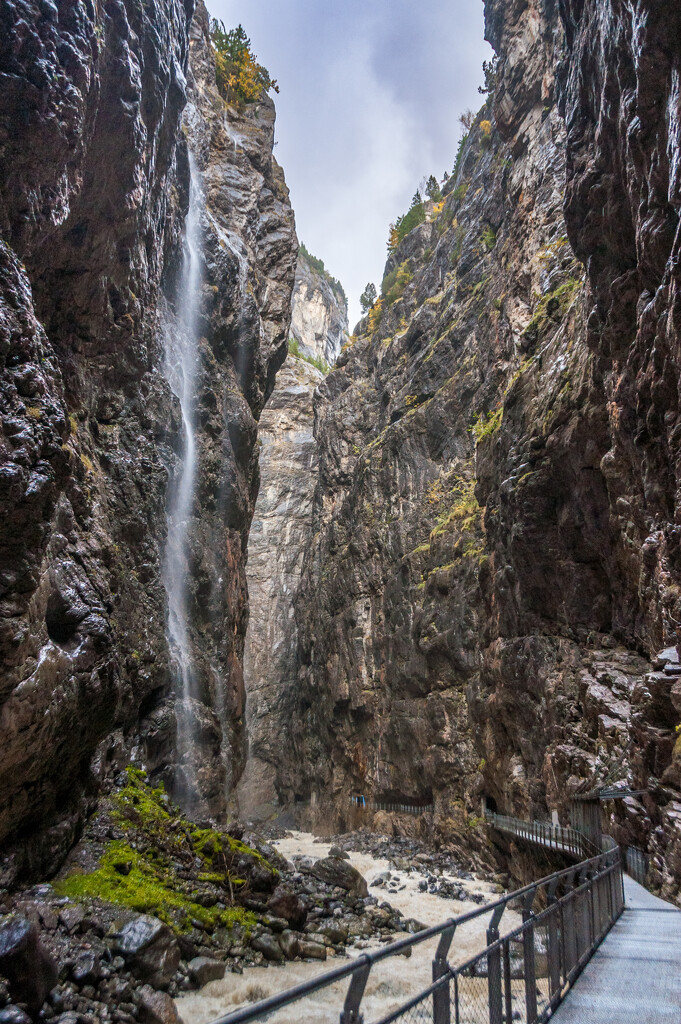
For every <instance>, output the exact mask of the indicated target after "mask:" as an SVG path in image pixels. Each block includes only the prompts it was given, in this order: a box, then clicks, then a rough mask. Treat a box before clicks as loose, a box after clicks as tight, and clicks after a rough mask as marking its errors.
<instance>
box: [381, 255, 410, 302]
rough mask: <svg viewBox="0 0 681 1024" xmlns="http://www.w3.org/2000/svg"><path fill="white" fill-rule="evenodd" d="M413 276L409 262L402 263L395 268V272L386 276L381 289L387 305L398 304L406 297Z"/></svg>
mask: <svg viewBox="0 0 681 1024" xmlns="http://www.w3.org/2000/svg"><path fill="white" fill-rule="evenodd" d="M413 276H414V275H413V274H412V272H411V271H410V269H409V260H405V261H404V263H400V265H399V267H395V269H394V270H393V271H391V272H390V273H389V274H386V276H385V277H384V278H383V285H382V287H381V291H382V293H383V298H384V299H385V302H386V305H388V306H390V305H392V303H393V302H397V300H398V299H400V298H401V297H402V296H403V295H404V291H405V289H406V287H407V285H408V284H409V283H410V281H411V280H412V278H413Z"/></svg>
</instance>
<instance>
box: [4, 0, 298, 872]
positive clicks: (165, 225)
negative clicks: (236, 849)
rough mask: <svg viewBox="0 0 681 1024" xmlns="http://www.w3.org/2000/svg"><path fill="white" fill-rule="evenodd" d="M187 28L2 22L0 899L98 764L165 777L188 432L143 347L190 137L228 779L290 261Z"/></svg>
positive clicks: (246, 124)
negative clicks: (171, 485) (260, 433)
mask: <svg viewBox="0 0 681 1024" xmlns="http://www.w3.org/2000/svg"><path fill="white" fill-rule="evenodd" d="M192 15H193V3H191V2H190V0H187V2H183V0H164V2H163V3H161V4H156V5H145V6H140V5H139V4H137V3H133V2H132V0H114V2H112V3H109V4H107V5H106V6H105V7H100V6H96V5H94V4H92V3H91V2H90V0H79V2H78V3H73V2H72V0H68V2H67V0H58V2H55V3H49V2H48V3H44V2H41V3H38V2H37V0H35V2H34V0H16V2H8V3H5V4H4V5H3V6H2V10H1V11H0V81H1V84H2V94H3V104H2V108H3V109H2V121H1V122H0V231H1V233H2V242H1V243H0V260H1V264H2V267H1V270H0V358H1V363H2V365H1V371H0V372H1V377H0V393H1V396H2V406H1V409H0V414H1V420H2V424H1V426H2V469H1V473H0V495H1V497H0V501H1V503H2V504H1V508H2V521H1V523H0V557H1V559H2V567H3V571H2V578H1V597H0V602H1V603H0V645H1V646H0V656H1V658H2V662H3V665H4V668H5V671H4V673H3V680H2V684H0V731H1V738H2V742H1V743H0V777H2V779H3V786H2V790H1V792H0V843H2V847H3V858H2V860H1V861H0V885H6V884H9V883H11V882H12V881H13V880H14V879H16V878H17V877H19V876H21V875H22V874H35V873H38V872H45V871H49V870H52V869H53V868H54V866H55V865H56V863H57V862H58V860H59V858H60V857H61V856H62V854H63V852H64V851H65V849H66V848H67V847H68V846H69V845H70V844H71V843H72V842H73V840H74V837H75V836H76V834H77V832H78V830H79V828H80V824H81V822H82V819H83V815H84V813H85V812H86V811H87V809H88V807H89V806H92V801H93V800H94V799H95V797H96V792H97V789H98V787H99V785H100V784H101V782H102V780H103V778H104V777H105V775H106V772H107V770H108V768H109V767H110V766H111V765H112V764H115V763H116V762H120V761H123V760H125V759H127V758H129V756H131V754H132V755H133V756H134V755H135V754H136V755H137V756H140V757H144V758H147V759H148V762H149V764H150V766H151V767H152V768H155V769H157V770H158V772H159V774H161V775H162V776H165V777H166V778H168V780H169V781H171V782H172V779H173V769H172V759H173V754H172V751H173V745H174V730H175V723H174V712H173V699H172V693H173V678H172V674H171V664H170V654H169V650H168V645H167V642H166V616H167V600H166V594H165V591H164V588H163V583H162V564H163V556H164V549H165V542H166V500H167V490H168V481H169V478H170V479H172V477H173V474H174V473H175V466H176V462H177V457H178V456H177V453H179V452H180V451H181V449H182V423H181V416H180V413H179V406H178V402H177V399H176V398H175V397H174V396H173V394H172V393H171V391H170V388H169V386H168V383H167V381H166V376H165V373H164V365H163V361H164V353H163V340H162V334H163V331H162V326H163V321H164V320H165V319H166V318H167V316H168V315H172V301H173V295H174V294H175V290H174V282H175V280H176V278H177V274H178V273H179V267H180V265H181V261H182V231H183V224H184V218H185V216H186V211H187V206H188V201H189V161H188V149H187V141H186V137H188V138H189V140H190V144H191V146H192V148H193V149H194V150H195V155H196V162H197V165H198V167H199V170H200V171H201V173H202V177H203V189H204V192H205V196H206V210H205V217H204V221H203V233H204V242H205V277H204V286H203V288H202V296H201V299H202V305H201V318H202V328H203V331H202V342H201V353H200V356H201V363H200V365H201V384H202V387H201V392H200V395H199V401H198V412H199V416H198V423H199V438H200V440H199V448H200V460H201V473H200V481H201V491H200V494H199V503H200V511H198V512H197V514H196V515H195V517H194V522H193V524H192V525H193V532H194V535H195V536H196V538H197V543H196V545H195V548H194V551H195V556H196V557H195V558H194V559H192V564H191V583H192V586H191V592H192V595H194V597H195V600H194V603H193V605H192V609H191V634H192V643H193V645H194V649H195V654H196V662H197V666H198V669H197V673H198V675H199V678H200V681H201V682H200V685H201V689H202V692H205V693H206V694H208V691H212V692H211V700H212V701H213V702H214V697H215V692H216V691H217V690H218V689H221V690H222V695H221V696H222V699H223V703H224V705H225V707H227V708H228V709H229V713H230V715H233V719H232V720H233V722H234V731H233V734H232V735H231V736H230V737H228V739H229V740H230V741H231V746H232V753H231V755H230V757H231V758H233V761H234V768H233V770H234V772H235V773H238V771H239V770H240V767H241V765H242V763H243V739H242V731H241V722H240V721H239V717H238V716H239V712H240V709H241V702H242V680H241V666H240V659H241V653H242V648H243V635H244V631H245V623H246V613H247V610H246V594H245V585H244V574H243V559H244V552H245V543H246V535H247V531H248V524H249V521H250V516H251V514H252V509H253V504H254V501H255V495H256V492H257V454H256V449H255V443H256V419H257V417H258V415H259V413H260V410H261V408H262V406H263V404H264V402H265V400H266V398H267V396H268V394H269V392H270V391H271V389H272V386H273V383H274V374H275V371H276V369H277V368H278V366H279V365H280V364H281V362H282V361H283V359H284V357H285V351H286V341H287V338H288V328H289V316H290V313H289V301H290V292H291V288H292V283H293V272H294V260H295V250H296V243H295V236H294V230H293V218H292V213H291V210H290V206H289V203H288V195H287V191H286V187H285V185H284V181H283V176H282V174H281V171H280V170H279V168H278V167H277V165H276V163H275V162H274V161H273V159H272V136H273V122H274V113H273V107H272V104H271V103H270V101H269V100H263V102H262V103H260V104H258V105H256V106H254V107H251V108H248V109H247V110H246V111H245V112H242V113H239V112H237V111H235V110H233V109H228V108H227V107H226V106H225V105H224V103H223V102H222V100H221V99H220V97H219V96H218V93H217V90H216V88H215V75H214V69H213V67H212V58H211V56H210V52H209V48H208V44H207V38H206V31H207V15H206V12H205V8H203V5H202V4H200V5H199V13H198V20H197V22H196V23H195V24H194V28H193V36H192V44H191V46H192V50H193V57H192V67H193V70H190V69H189V67H188V59H189V46H190V43H189V28H190V24H191V19H192ZM188 90H189V93H190V96H191V104H190V107H189V109H188V111H187V114H186V120H185V126H184V129H183V130H181V118H182V115H183V110H184V107H185V103H186V100H187V95H188ZM225 178H226V179H227V180H225ZM208 541H209V542H210V543H211V544H212V547H211V548H207V547H204V545H207V542H208ZM216 615H219V616H220V622H219V629H218V628H217V627H216V620H215V616H216ZM209 666H210V669H209ZM140 723H142V724H140ZM203 735H204V737H205V745H206V747H207V748H209V749H210V751H211V756H212V758H213V762H214V767H215V771H214V772H213V773H212V774H211V776H210V778H207V779H206V780H205V796H206V798H207V800H208V802H210V803H212V804H213V805H215V806H220V805H222V806H224V801H225V785H224V781H222V780H220V781H219V783H218V782H216V780H215V779H216V775H217V777H218V779H219V778H220V774H221V773H222V774H223V775H224V770H225V759H224V757H223V756H222V754H221V753H220V752H219V750H218V748H220V747H221V745H222V740H221V737H220V735H219V729H218V727H217V720H216V718H215V716H214V714H212V713H211V714H206V716H205V722H204V730H203ZM107 737H108V738H107Z"/></svg>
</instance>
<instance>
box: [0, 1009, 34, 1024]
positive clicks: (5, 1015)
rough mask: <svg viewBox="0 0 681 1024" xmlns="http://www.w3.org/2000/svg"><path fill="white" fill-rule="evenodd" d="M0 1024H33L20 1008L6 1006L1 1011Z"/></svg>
mask: <svg viewBox="0 0 681 1024" xmlns="http://www.w3.org/2000/svg"><path fill="white" fill-rule="evenodd" d="M0 1024H31V1018H30V1017H29V1015H28V1014H27V1013H26V1011H25V1010H22V1009H21V1007H20V1006H5V1008H4V1009H2V1010H0Z"/></svg>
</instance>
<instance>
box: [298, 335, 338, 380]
mask: <svg viewBox="0 0 681 1024" xmlns="http://www.w3.org/2000/svg"><path fill="white" fill-rule="evenodd" d="M288 350H289V353H290V354H291V355H292V356H294V357H295V358H296V359H302V360H303V362H304V363H309V364H310V366H314V368H315V369H316V370H319V371H320V373H323V374H327V373H328V372H329V371H330V369H331V367H330V366H329V364H328V363H327V361H326V359H322V357H321V356H306V355H303V353H302V352H301V349H300V345H299V344H298V339H297V338H294V337H293V335H291V337H290V338H289V339H288Z"/></svg>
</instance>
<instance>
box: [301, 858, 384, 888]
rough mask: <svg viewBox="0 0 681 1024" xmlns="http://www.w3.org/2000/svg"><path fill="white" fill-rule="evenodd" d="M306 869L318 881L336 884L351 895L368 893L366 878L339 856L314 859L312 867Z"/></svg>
mask: <svg viewBox="0 0 681 1024" xmlns="http://www.w3.org/2000/svg"><path fill="white" fill-rule="evenodd" d="M306 870H307V871H308V872H309V874H311V875H314V877H315V878H318V879H319V880H320V882H326V884H327V885H337V886H339V888H341V889H346V890H347V891H348V892H349V893H351V894H352V895H353V896H367V895H368V894H369V890H368V889H367V883H366V879H364V878H363V877H362V875H360V873H359V871H358V870H357V868H353V866H352V864H349V863H348V861H346V860H341V858H340V857H324V858H323V859H322V860H318V861H315V863H314V864H313V865H312V867H310V868H307V869H306Z"/></svg>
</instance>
